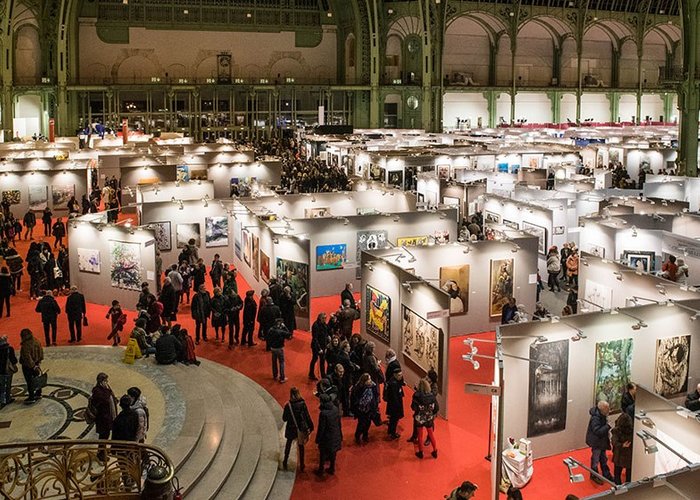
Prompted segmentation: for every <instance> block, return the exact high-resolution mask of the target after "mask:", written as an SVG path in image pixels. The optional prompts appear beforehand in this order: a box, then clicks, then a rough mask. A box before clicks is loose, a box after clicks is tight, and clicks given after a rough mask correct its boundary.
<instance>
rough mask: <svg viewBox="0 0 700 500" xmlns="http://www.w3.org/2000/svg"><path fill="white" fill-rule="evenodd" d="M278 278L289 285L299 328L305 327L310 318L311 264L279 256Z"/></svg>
mask: <svg viewBox="0 0 700 500" xmlns="http://www.w3.org/2000/svg"><path fill="white" fill-rule="evenodd" d="M275 272H276V276H277V280H278V281H280V283H281V284H282V285H283V286H286V285H289V287H290V288H291V289H292V297H293V298H294V316H295V317H296V319H297V328H300V329H305V328H304V326H303V325H308V318H309V266H308V264H305V263H303V262H295V261H293V260H287V259H282V258H280V257H277V262H276V266H275Z"/></svg>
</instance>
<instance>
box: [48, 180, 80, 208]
mask: <svg viewBox="0 0 700 500" xmlns="http://www.w3.org/2000/svg"><path fill="white" fill-rule="evenodd" d="M72 196H75V184H66V185H52V186H51V200H52V201H53V209H54V210H64V209H65V210H67V209H68V201H69V200H70V199H71V197H72Z"/></svg>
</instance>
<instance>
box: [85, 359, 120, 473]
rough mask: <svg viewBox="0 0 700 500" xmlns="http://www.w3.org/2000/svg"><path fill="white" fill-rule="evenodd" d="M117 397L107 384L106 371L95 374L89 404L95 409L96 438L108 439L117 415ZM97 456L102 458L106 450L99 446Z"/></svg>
mask: <svg viewBox="0 0 700 500" xmlns="http://www.w3.org/2000/svg"><path fill="white" fill-rule="evenodd" d="M116 402H117V398H116V397H115V396H114V392H112V388H111V387H110V386H109V376H108V375H107V374H106V373H98V374H97V384H95V387H93V388H92V396H91V397H90V404H91V405H92V407H93V408H94V411H95V431H96V432H97V437H98V439H109V435H110V433H111V432H112V424H113V423H114V418H115V417H116V416H117V407H116ZM97 457H98V458H99V459H100V460H104V458H105V457H106V450H105V447H104V446H101V447H100V449H99V451H98V452H97Z"/></svg>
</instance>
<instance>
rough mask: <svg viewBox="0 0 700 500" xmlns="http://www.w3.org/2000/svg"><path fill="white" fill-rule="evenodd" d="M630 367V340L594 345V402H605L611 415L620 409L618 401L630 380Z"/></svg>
mask: <svg viewBox="0 0 700 500" xmlns="http://www.w3.org/2000/svg"><path fill="white" fill-rule="evenodd" d="M631 365H632V339H631V338H630V339H620V340H611V341H610V342H600V343H598V344H596V345H595V382H594V383H595V397H596V401H601V400H605V401H607V402H608V403H609V404H610V412H611V413H617V412H619V411H620V409H621V405H620V400H621V398H622V395H623V394H624V392H625V387H626V386H627V383H628V382H629V381H630V379H631V373H630V372H631ZM594 403H595V402H594Z"/></svg>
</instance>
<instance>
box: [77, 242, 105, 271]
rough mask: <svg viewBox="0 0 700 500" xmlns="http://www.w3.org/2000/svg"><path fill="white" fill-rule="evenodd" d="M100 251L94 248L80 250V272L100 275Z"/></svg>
mask: <svg viewBox="0 0 700 500" xmlns="http://www.w3.org/2000/svg"><path fill="white" fill-rule="evenodd" d="M101 264H102V263H101V261H100V251H99V250H96V249H94V248H78V271H80V272H82V273H94V274H100V270H101Z"/></svg>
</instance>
